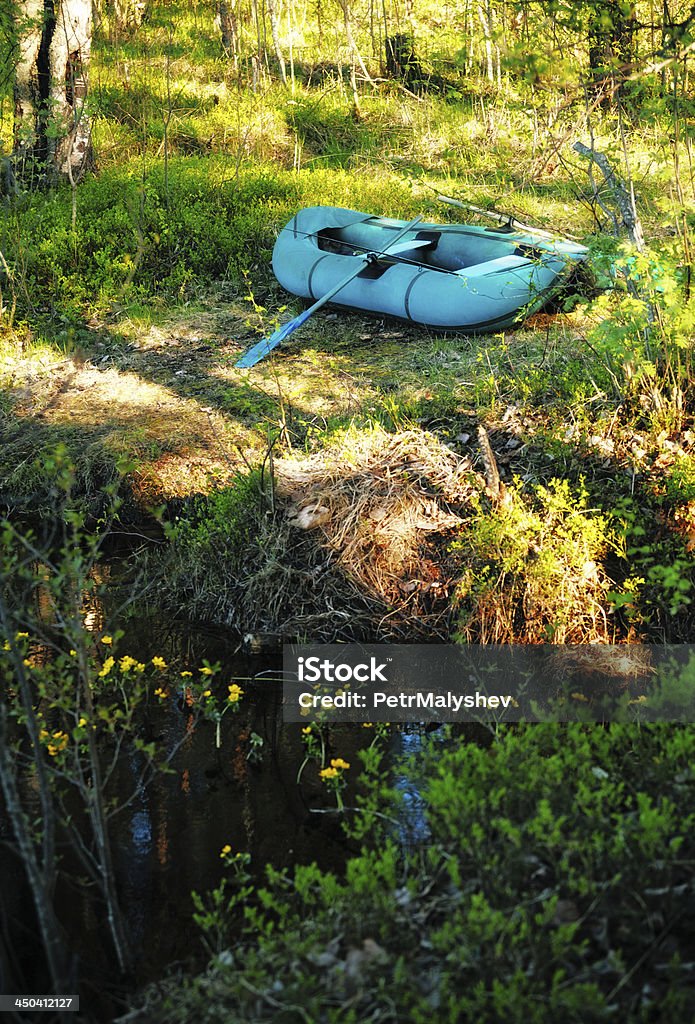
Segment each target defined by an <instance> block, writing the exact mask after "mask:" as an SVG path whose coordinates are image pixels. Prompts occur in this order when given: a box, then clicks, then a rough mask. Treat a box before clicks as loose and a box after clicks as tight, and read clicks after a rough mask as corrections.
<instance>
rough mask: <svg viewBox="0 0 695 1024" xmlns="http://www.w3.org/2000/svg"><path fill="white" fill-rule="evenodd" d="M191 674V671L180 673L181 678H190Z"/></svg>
mask: <svg viewBox="0 0 695 1024" xmlns="http://www.w3.org/2000/svg"><path fill="white" fill-rule="evenodd" d="M192 675H193V673H192V672H182V673H181V678H182V679H190V678H191V676H192Z"/></svg>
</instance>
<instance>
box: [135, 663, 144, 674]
mask: <svg viewBox="0 0 695 1024" xmlns="http://www.w3.org/2000/svg"><path fill="white" fill-rule="evenodd" d="M144 671H145V662H144V661H138V662H137V663H136V664H135V665H134V666H133V672H144Z"/></svg>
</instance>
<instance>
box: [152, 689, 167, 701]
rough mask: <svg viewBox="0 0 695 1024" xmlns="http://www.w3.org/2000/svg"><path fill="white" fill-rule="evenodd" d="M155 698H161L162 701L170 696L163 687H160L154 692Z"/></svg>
mask: <svg viewBox="0 0 695 1024" xmlns="http://www.w3.org/2000/svg"><path fill="white" fill-rule="evenodd" d="M154 695H155V697H159V699H160V700H164V699H165V697H167V696H168V694H167V692H166V690H163V689H162V687H161V686H158V687H157V689H156V690H155V691H154Z"/></svg>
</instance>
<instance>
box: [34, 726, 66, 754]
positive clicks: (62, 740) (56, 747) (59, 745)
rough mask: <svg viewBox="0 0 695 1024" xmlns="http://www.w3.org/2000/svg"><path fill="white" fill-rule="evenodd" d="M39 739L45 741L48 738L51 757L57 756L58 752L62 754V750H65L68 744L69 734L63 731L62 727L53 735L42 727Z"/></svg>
mask: <svg viewBox="0 0 695 1024" xmlns="http://www.w3.org/2000/svg"><path fill="white" fill-rule="evenodd" d="M39 739H40V740H44V741H45V740H48V742H47V743H46V749H47V750H48V753H49V754H50V755H51V757H55V756H56V755H57V754H60V752H61V751H62V750H65V748H66V747H67V745H68V734H67V733H66V732H63V730H62V729H59V730H58V732H54V733H53V735H51V734H50V733H49V732H48V730H47V729H42V730H41V732H40V733H39Z"/></svg>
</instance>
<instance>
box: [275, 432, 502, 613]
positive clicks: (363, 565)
mask: <svg viewBox="0 0 695 1024" xmlns="http://www.w3.org/2000/svg"><path fill="white" fill-rule="evenodd" d="M276 476H277V491H278V493H279V494H280V495H282V496H283V497H284V498H285V499H286V500H287V501H288V503H289V504H288V507H287V517H288V521H289V524H290V525H291V526H293V527H294V528H295V529H298V530H303V531H306V530H315V531H316V533H317V535H318V538H320V541H319V542H320V544H321V545H322V546H323V547H325V548H327V549H328V550H329V551H330V552H332V553H333V554H334V556H335V564H336V565H337V567H338V568H339V569H340V570H341V572H342V573H344V575H345V576H346V577H347V579H349V580H351V581H352V582H353V584H355V585H356V586H357V587H358V588H359V591H360V593H361V594H363V595H365V596H367V597H368V598H372V599H376V600H377V601H379V602H380V603H384V604H386V606H387V608H389V609H392V610H393V611H394V612H395V618H400V617H402V616H403V615H405V617H406V618H413V617H418V618H422V617H425V616H426V615H427V610H426V606H427V605H429V606H430V610H431V611H432V610H433V605H436V603H437V601H436V598H437V597H439V596H441V597H445V596H446V594H448V585H449V582H450V581H449V580H448V579H446V577H445V576H444V575H443V566H442V564H441V559H438V558H437V557H436V543H435V539H436V538H442V537H447V536H450V535H451V531H452V530H454V529H455V528H457V527H459V526H460V525H461V524H462V522H463V521H464V519H465V518H468V517H469V516H470V515H471V510H472V504H473V503H474V502H475V503H477V497H478V495H479V493H480V491H481V489H482V487H483V481H482V480H481V478H480V477H479V476H478V475H477V474H476V473H474V472H473V469H472V465H471V462H470V460H469V459H467V458H461V457H460V456H458V455H456V454H455V453H454V452H453V451H451V450H450V449H449V448H447V447H445V446H444V445H443V444H442V443H441V442H440V441H439V440H438V439H437V438H436V437H435V436H434V435H433V434H430V433H428V432H426V431H422V430H407V431H400V432H398V433H395V434H387V433H386V432H385V431H383V430H382V429H381V428H377V429H375V430H373V431H372V432H371V433H369V434H360V435H355V436H354V437H350V438H349V439H348V441H347V442H346V443H344V444H343V445H341V446H340V447H335V448H332V449H330V450H328V451H324V452H322V453H320V454H316V455H312V456H309V457H307V458H304V459H299V460H297V459H284V460H281V461H280V462H278V463H277V464H276ZM425 597H427V598H428V600H423V599H424V598H425ZM433 599H434V600H433ZM387 614H388V613H387ZM434 614H435V615H436V613H434Z"/></svg>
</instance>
